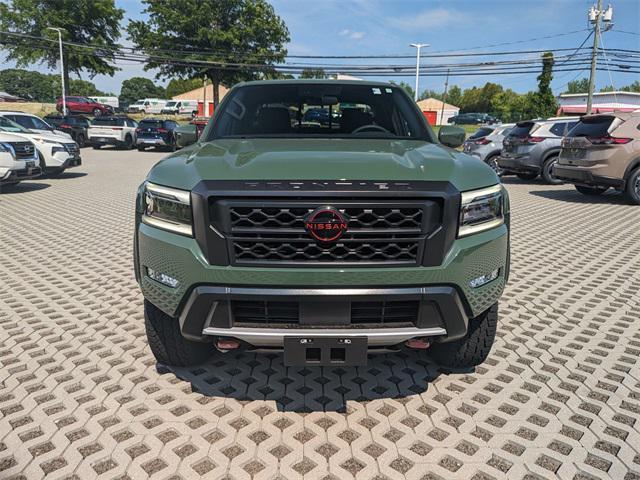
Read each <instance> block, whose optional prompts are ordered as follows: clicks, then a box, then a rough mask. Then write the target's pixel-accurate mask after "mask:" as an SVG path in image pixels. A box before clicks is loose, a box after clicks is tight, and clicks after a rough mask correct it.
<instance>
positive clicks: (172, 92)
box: [165, 78, 203, 98]
mask: <svg viewBox="0 0 640 480" xmlns="http://www.w3.org/2000/svg"><path fill="white" fill-rule="evenodd" d="M202 86H203V80H202V79H201V78H188V79H183V78H172V79H171V81H170V82H169V84H168V85H167V88H166V92H165V93H166V95H167V98H173V97H175V96H176V95H180V94H181V93H186V92H190V91H191V90H195V89H196V88H202Z"/></svg>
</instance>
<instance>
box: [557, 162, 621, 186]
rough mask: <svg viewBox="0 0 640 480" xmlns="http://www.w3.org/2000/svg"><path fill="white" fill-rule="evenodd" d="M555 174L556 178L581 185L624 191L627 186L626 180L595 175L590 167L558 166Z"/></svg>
mask: <svg viewBox="0 0 640 480" xmlns="http://www.w3.org/2000/svg"><path fill="white" fill-rule="evenodd" d="M553 174H554V176H555V177H556V178H559V179H561V180H564V181H567V182H570V183H576V184H579V185H589V186H596V187H613V188H617V189H623V188H624V184H625V182H624V180H623V179H621V178H611V177H604V176H601V175H594V173H593V171H592V169H590V168H588V167H574V166H567V165H558V164H556V165H554V167H553Z"/></svg>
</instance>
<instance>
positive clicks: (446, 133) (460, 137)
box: [438, 125, 466, 148]
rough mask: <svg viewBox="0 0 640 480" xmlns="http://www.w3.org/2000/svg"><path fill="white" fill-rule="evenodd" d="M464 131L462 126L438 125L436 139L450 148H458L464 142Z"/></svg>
mask: <svg viewBox="0 0 640 480" xmlns="http://www.w3.org/2000/svg"><path fill="white" fill-rule="evenodd" d="M465 136H466V133H465V131H464V129H463V128H460V127H452V126H449V125H445V126H443V127H440V131H439V132H438V141H439V142H440V143H442V144H443V145H446V146H447V147H451V148H458V147H459V146H460V145H462V144H463V143H464V137H465Z"/></svg>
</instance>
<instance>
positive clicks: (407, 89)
mask: <svg viewBox="0 0 640 480" xmlns="http://www.w3.org/2000/svg"><path fill="white" fill-rule="evenodd" d="M390 83H393V84H394V85H397V86H399V87H400V88H402V89H403V90H404V91H405V92H407V93H408V94H409V96H410V97H411V98H413V96H414V95H415V90H414V89H413V87H412V86H411V85H409V84H408V83H407V82H400V83H396V82H394V81H391V82H390Z"/></svg>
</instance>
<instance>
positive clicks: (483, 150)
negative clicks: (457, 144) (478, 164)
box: [462, 123, 515, 175]
mask: <svg viewBox="0 0 640 480" xmlns="http://www.w3.org/2000/svg"><path fill="white" fill-rule="evenodd" d="M514 126H515V123H505V124H501V125H488V126H483V127H480V128H479V129H478V130H477V131H476V132H474V133H473V134H472V135H471V136H470V137H469V138H467V139H466V140H465V142H464V145H463V148H462V151H463V152H464V153H468V154H469V155H473V156H475V157H478V158H479V159H480V160H482V161H483V162H484V163H486V164H487V165H489V166H490V167H491V168H493V170H494V171H495V172H496V173H497V174H498V175H502V169H501V168H500V166H499V165H498V156H500V151H501V150H502V141H503V140H504V137H505V135H507V134H508V133H509V132H510V131H511V129H512V128H513V127H514Z"/></svg>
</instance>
